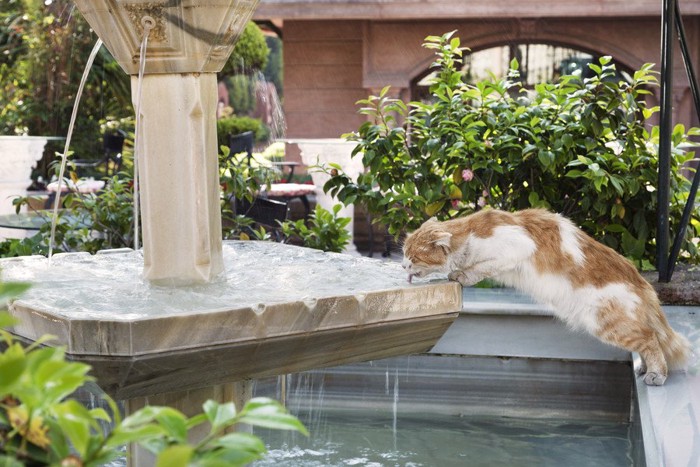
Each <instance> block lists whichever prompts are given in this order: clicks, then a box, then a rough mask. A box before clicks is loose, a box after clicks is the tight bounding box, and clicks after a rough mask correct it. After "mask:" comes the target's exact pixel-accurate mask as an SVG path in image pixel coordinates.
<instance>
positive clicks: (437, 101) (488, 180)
mask: <svg viewBox="0 0 700 467" xmlns="http://www.w3.org/2000/svg"><path fill="white" fill-rule="evenodd" d="M452 35H453V33H448V34H445V35H443V36H441V37H436V36H431V37H428V38H426V42H425V44H424V47H426V48H429V49H433V50H435V54H436V60H435V62H434V67H435V68H436V71H437V76H436V78H435V80H434V82H433V83H432V85H431V86H430V93H431V95H432V98H433V101H432V102H430V103H423V102H410V103H408V104H406V103H404V102H402V101H400V100H397V99H391V98H388V97H387V92H388V88H385V89H384V90H382V92H381V93H380V94H379V95H378V96H370V97H369V98H368V99H365V100H362V101H360V102H359V103H360V104H361V105H362V108H361V110H360V112H361V113H363V114H365V115H368V116H369V117H370V120H369V121H367V122H365V123H364V124H362V126H361V127H360V128H359V129H358V131H357V132H355V133H353V134H350V135H346V137H347V138H348V139H350V140H353V141H357V142H358V146H357V148H356V149H355V151H354V155H356V156H358V157H362V160H363V163H364V165H365V167H367V168H368V170H367V171H366V172H364V173H362V174H360V175H359V176H358V178H357V179H356V180H351V179H349V178H348V177H347V176H346V175H345V174H344V173H342V171H341V170H339V169H340V167H333V168H332V170H331V172H332V175H334V176H333V177H332V178H331V180H330V181H329V182H328V183H327V184H326V186H325V187H324V189H325V190H326V191H328V192H330V193H331V194H334V195H337V196H338V198H339V199H340V200H341V201H343V202H345V203H352V202H356V203H361V204H365V205H366V206H367V208H368V209H369V211H370V212H371V213H372V214H374V216H375V219H376V220H378V221H379V222H382V223H384V224H386V225H387V226H388V228H389V231H390V232H391V233H392V234H395V235H396V234H399V233H400V232H402V231H405V230H408V231H410V230H413V229H415V228H417V227H418V226H419V225H420V224H421V223H422V222H423V221H424V220H425V219H427V218H428V217H431V216H436V217H438V218H439V219H442V220H444V219H449V218H452V217H455V216H461V215H464V214H468V213H470V212H473V211H475V210H478V209H481V208H482V207H485V206H491V207H496V208H500V209H506V210H516V209H524V208H529V207H544V208H548V209H551V210H554V211H557V212H560V213H562V214H564V215H566V216H568V217H570V218H571V219H572V220H573V221H574V222H575V223H577V224H579V225H580V226H582V227H583V229H584V230H586V231H587V232H588V233H590V234H592V235H593V236H594V237H595V238H597V239H599V240H600V241H602V242H603V243H605V244H607V245H609V246H611V247H613V248H615V249H617V250H618V251H620V252H622V253H624V254H625V255H627V256H628V257H630V258H633V259H634V260H637V261H638V262H642V261H643V260H651V259H652V258H654V256H655V253H654V250H655V234H656V232H655V228H656V193H655V191H656V184H657V169H658V155H657V151H658V128H657V127H653V128H651V129H649V128H650V125H649V124H648V119H649V118H650V117H651V116H652V115H653V114H654V112H656V111H657V110H658V109H657V108H648V107H647V105H646V102H645V99H644V98H645V96H646V95H647V94H649V93H650V91H649V86H651V85H655V84H656V77H655V73H654V72H653V71H652V65H650V64H647V65H644V66H643V67H642V68H641V69H640V70H639V71H637V72H635V73H634V76H633V77H632V80H631V82H626V81H618V80H615V79H614V75H615V73H614V71H615V66H614V65H613V64H612V63H611V59H610V57H603V58H601V59H600V62H599V64H591V65H590V68H591V70H592V71H593V72H594V76H592V77H590V78H585V79H582V78H581V77H580V76H577V75H573V76H562V77H561V78H560V79H558V80H557V81H556V82H554V83H542V84H538V85H536V86H535V87H534V89H531V90H529V89H525V88H524V87H523V85H522V84H521V83H520V82H519V81H518V71H517V68H518V63H517V62H515V61H514V62H513V63H511V70H510V73H509V75H508V76H507V77H506V78H503V79H500V80H497V79H495V78H492V79H489V80H485V81H482V82H479V83H476V84H475V85H470V84H467V83H465V82H464V80H463V76H462V73H461V72H460V69H459V65H460V63H461V57H462V53H463V51H464V50H466V49H464V48H462V47H460V41H459V39H458V38H456V37H452ZM403 122H405V125H403V124H402V123H403ZM407 128H408V130H407ZM697 134H699V131H698V129H695V128H693V129H690V130H688V131H687V132H686V131H685V129H684V128H683V127H682V126H681V125H678V126H676V128H675V129H674V132H673V154H672V162H671V164H672V167H671V170H672V174H673V175H672V180H671V193H672V200H671V228H672V230H673V231H676V230H677V229H678V228H679V225H678V223H679V220H680V217H681V216H680V213H681V211H682V209H683V205H684V203H685V200H686V199H687V196H688V189H689V182H688V180H687V179H686V178H684V177H683V176H682V175H681V174H680V169H681V167H682V166H683V165H684V164H685V163H686V162H688V161H690V160H692V159H693V156H694V153H693V152H691V151H689V150H688V149H689V148H690V147H691V146H693V144H692V143H691V142H690V141H689V140H688V135H697ZM693 226H694V227H695V229H697V228H698V213H697V211H696V212H695V213H694V215H693ZM695 233H696V232H694V231H693V229H689V231H688V233H687V238H686V241H685V243H684V250H685V254H686V256H691V257H692V258H693V259H694V260H697V249H696V247H695V245H694V244H693V243H692V242H691V241H690V240H691V238H692V237H693V236H694V235H695Z"/></svg>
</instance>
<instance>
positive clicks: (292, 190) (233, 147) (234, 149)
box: [228, 131, 311, 217]
mask: <svg viewBox="0 0 700 467" xmlns="http://www.w3.org/2000/svg"><path fill="white" fill-rule="evenodd" d="M254 142H255V135H254V134H253V132H252V131H246V132H244V133H239V134H236V135H229V144H228V147H229V158H233V157H235V156H236V155H237V154H241V153H245V154H246V161H247V163H248V166H250V163H251V161H252V159H253V144H254ZM273 165H275V166H277V167H289V168H290V172H289V174H287V180H290V181H291V177H292V175H293V174H294V168H295V167H296V166H297V165H299V164H297V163H294V162H289V163H284V162H282V163H276V164H273ZM281 171H282V170H281V169H280V172H281ZM273 185H274V186H273V188H274V191H273V194H270V193H263V194H262V196H263V197H264V198H266V199H269V200H270V201H281V202H283V203H284V204H285V205H286V204H289V203H290V202H291V201H292V200H293V199H294V198H299V200H301V203H302V204H303V206H304V211H305V215H306V216H307V217H308V216H309V214H310V213H311V205H310V203H309V199H308V197H307V195H306V193H299V191H298V187H295V186H294V185H293V184H289V183H274V184H273Z"/></svg>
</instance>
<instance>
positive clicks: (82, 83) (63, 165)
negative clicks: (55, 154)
mask: <svg viewBox="0 0 700 467" xmlns="http://www.w3.org/2000/svg"><path fill="white" fill-rule="evenodd" d="M100 47H102V39H97V42H95V46H94V47H93V48H92V52H90V56H89V57H88V60H87V63H86V64H85V69H84V70H83V76H82V78H81V79H80V86H78V93H77V94H76V96H75V102H74V103H73V113H72V114H71V116H70V124H69V125H68V134H67V135H66V145H65V146H64V147H63V154H61V168H60V170H59V172H58V186H57V187H56V199H55V200H54V203H53V215H52V217H51V237H50V240H49V261H48V265H49V266H51V256H53V249H54V242H55V241H56V225H57V223H58V205H59V203H60V202H61V189H62V188H63V187H62V184H63V176H64V175H65V173H66V162H67V161H68V148H69V147H70V140H71V137H72V136H73V127H74V126H75V119H76V117H77V116H78V106H79V105H80V98H81V97H82V95H83V88H84V87H85V83H86V81H87V77H88V75H89V73H90V69H91V68H92V63H93V62H94V61H95V57H96V56H97V52H99V50H100Z"/></svg>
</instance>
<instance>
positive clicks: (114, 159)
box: [73, 130, 126, 177]
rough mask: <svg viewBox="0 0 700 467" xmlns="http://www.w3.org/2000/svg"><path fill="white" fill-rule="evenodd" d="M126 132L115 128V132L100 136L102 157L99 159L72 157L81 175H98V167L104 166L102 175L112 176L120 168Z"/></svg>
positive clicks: (99, 174) (100, 174)
mask: <svg viewBox="0 0 700 467" xmlns="http://www.w3.org/2000/svg"><path fill="white" fill-rule="evenodd" d="M125 139H126V133H125V132H124V131H122V130H117V132H116V133H110V134H106V135H104V136H103V137H102V150H103V157H102V158H101V159H94V160H90V159H73V164H75V167H76V169H78V171H79V174H78V175H79V176H81V177H88V176H92V177H100V176H102V175H103V174H102V173H100V172H99V170H98V167H100V166H104V176H107V177H112V176H114V175H116V174H118V173H119V171H120V170H121V169H122V151H123V150H124V140H125Z"/></svg>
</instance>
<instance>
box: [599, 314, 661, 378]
mask: <svg viewBox="0 0 700 467" xmlns="http://www.w3.org/2000/svg"><path fill="white" fill-rule="evenodd" d="M595 334H596V336H597V337H598V338H599V339H600V340H602V341H603V342H606V343H608V344H612V345H614V346H616V347H622V348H623V349H625V350H629V351H630V352H637V353H638V354H639V355H640V357H641V359H642V364H641V366H640V368H639V371H638V373H639V376H641V377H642V378H643V380H644V382H645V383H646V384H647V385H650V386H661V385H662V384H664V382H665V381H666V377H667V376H668V365H667V364H666V358H665V357H664V353H663V351H662V348H661V344H660V343H659V339H658V337H657V335H656V332H654V330H653V329H652V328H651V327H649V326H648V325H647V324H645V323H641V322H639V320H638V319H637V318H636V317H635V316H634V314H632V315H631V314H630V313H628V312H627V311H626V310H625V309H624V308H623V306H622V305H620V304H619V303H617V302H615V301H611V302H609V303H608V304H607V305H606V306H604V307H602V308H601V309H600V310H599V312H598V329H597V330H596V333H595Z"/></svg>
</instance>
